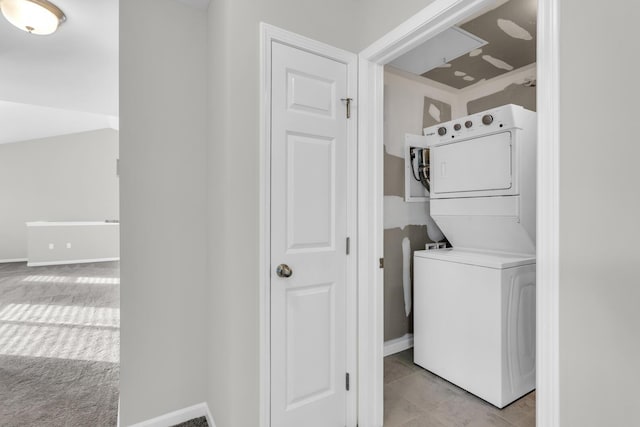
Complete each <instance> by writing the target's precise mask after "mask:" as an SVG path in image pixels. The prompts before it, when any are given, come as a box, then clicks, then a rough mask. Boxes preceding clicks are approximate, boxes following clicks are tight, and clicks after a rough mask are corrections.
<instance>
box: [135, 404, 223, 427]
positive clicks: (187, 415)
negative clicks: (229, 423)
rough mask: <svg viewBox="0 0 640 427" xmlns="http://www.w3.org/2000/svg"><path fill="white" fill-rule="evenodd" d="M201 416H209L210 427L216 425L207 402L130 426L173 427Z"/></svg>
mask: <svg viewBox="0 0 640 427" xmlns="http://www.w3.org/2000/svg"><path fill="white" fill-rule="evenodd" d="M200 417H206V418H207V423H208V424H209V427H216V423H215V422H214V421H213V417H212V416H211V412H210V411H209V406H208V405H207V404H206V403H205V402H202V403H198V404H197V405H193V406H189V407H188V408H183V409H178V410H177V411H173V412H169V413H168V414H164V415H160V416H159V417H156V418H152V419H150V420H146V421H142V422H140V423H137V424H133V425H131V426H129V427H171V426H174V425H176V424H180V423H184V422H185V421H189V420H192V419H194V418H200Z"/></svg>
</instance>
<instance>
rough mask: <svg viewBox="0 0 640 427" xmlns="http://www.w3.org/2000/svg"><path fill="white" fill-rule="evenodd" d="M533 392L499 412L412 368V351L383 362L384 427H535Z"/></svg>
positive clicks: (445, 382)
mask: <svg viewBox="0 0 640 427" xmlns="http://www.w3.org/2000/svg"><path fill="white" fill-rule="evenodd" d="M535 405H536V392H535V391H533V392H532V393H529V394H528V395H526V396H524V397H522V398H521V399H519V400H517V401H515V402H514V403H512V404H511V405H509V406H507V407H506V408H503V409H502V410H500V409H498V408H496V407H494V406H493V405H490V404H489V403H487V402H485V401H484V400H482V399H480V398H478V397H476V396H474V395H472V394H471V393H468V392H467V391H465V390H463V389H461V388H459V387H457V386H455V385H453V384H451V383H450V382H448V381H446V380H444V379H442V378H440V377H438V376H437V375H434V374H432V373H431V372H429V371H427V370H425V369H422V368H421V367H420V366H417V365H414V364H413V349H410V350H407V351H403V352H402V353H398V354H394V355H392V356H389V357H386V358H385V359H384V426H385V427H535V424H536V418H535V412H536V411H535Z"/></svg>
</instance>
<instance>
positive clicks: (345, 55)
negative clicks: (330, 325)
mask: <svg viewBox="0 0 640 427" xmlns="http://www.w3.org/2000/svg"><path fill="white" fill-rule="evenodd" d="M273 42H279V43H282V44H285V45H288V46H291V47H295V48H297V49H300V50H304V51H306V52H309V53H313V54H315V55H320V56H323V57H325V58H329V59H332V60H334V61H337V62H340V63H343V64H345V65H346V66H347V88H348V89H347V90H348V93H347V94H344V96H346V97H347V98H352V99H353V101H352V103H351V119H349V120H348V121H347V142H348V144H349V146H348V161H347V163H348V171H347V181H348V184H347V185H348V188H347V200H348V201H347V211H348V212H347V233H348V234H347V235H348V236H349V237H350V238H351V242H352V244H351V248H350V255H349V256H348V257H347V301H346V303H347V334H346V335H347V370H348V372H349V373H350V380H351V381H350V383H351V387H350V388H351V389H350V391H349V393H347V427H355V426H356V423H357V416H358V414H357V394H358V377H357V350H358V349H357V327H358V326H357V320H358V319H357V314H356V304H357V260H358V247H357V241H358V239H357V234H356V233H357V220H358V217H357V211H356V209H357V201H356V194H357V190H358V188H357V170H356V167H357V163H356V159H357V149H358V146H357V137H358V134H357V132H358V102H357V82H358V80H357V79H358V72H357V65H358V57H357V55H356V54H354V53H351V52H347V51H345V50H342V49H338V48H336V47H333V46H330V45H327V44H324V43H320V42H318V41H315V40H312V39H309V38H307V37H303V36H300V35H298V34H295V33H292V32H289V31H286V30H283V29H280V28H277V27H274V26H272V25H269V24H265V23H260V100H261V104H260V159H261V160H260V173H259V176H260V179H261V187H260V279H259V287H260V288H259V294H260V317H259V318H260V427H269V426H270V420H271V413H270V412H271V406H270V405H271V398H270V394H271V377H270V374H271V353H270V348H271V301H270V284H271V235H270V229H271V216H270V215H271V205H270V203H271V45H272V43H273ZM341 96H343V95H341Z"/></svg>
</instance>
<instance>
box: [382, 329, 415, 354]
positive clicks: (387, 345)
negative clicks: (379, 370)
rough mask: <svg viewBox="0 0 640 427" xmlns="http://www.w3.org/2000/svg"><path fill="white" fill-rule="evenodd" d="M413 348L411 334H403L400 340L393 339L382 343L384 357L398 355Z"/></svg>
mask: <svg viewBox="0 0 640 427" xmlns="http://www.w3.org/2000/svg"><path fill="white" fill-rule="evenodd" d="M411 347H413V334H405V335H403V336H401V337H400V338H394V339H392V340H389V341H385V342H384V356H385V357H387V356H391V355H392V354H396V353H400V352H401V351H405V350H408V349H410V348H411Z"/></svg>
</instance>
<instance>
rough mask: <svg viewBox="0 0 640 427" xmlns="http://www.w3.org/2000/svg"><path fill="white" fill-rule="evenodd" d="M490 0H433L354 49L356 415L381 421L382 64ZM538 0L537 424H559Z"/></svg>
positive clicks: (554, 156) (550, 70)
mask: <svg viewBox="0 0 640 427" xmlns="http://www.w3.org/2000/svg"><path fill="white" fill-rule="evenodd" d="M492 1H493V0H435V1H433V3H431V4H430V5H428V6H427V7H426V8H425V9H423V10H422V11H420V12H419V13H417V14H416V15H415V16H413V17H411V18H410V19H409V20H407V21H406V22H404V23H403V24H401V25H400V26H398V27H397V28H395V29H394V30H393V31H391V32H390V33H388V34H386V35H385V36H384V37H382V38H381V39H379V40H378V41H376V42H375V43H373V44H372V45H371V46H369V47H368V48H366V49H365V50H364V51H362V52H361V53H360V54H359V71H358V93H359V118H360V122H359V126H358V136H359V139H358V153H359V158H358V236H359V238H358V247H359V248H360V252H359V259H358V283H359V284H358V322H359V323H358V324H359V328H358V345H359V357H358V369H359V389H360V390H361V393H360V394H359V397H358V415H359V418H358V423H359V425H360V426H361V427H380V426H382V422H383V391H384V385H383V384H384V383H383V347H384V343H383V341H384V339H383V336H384V321H383V318H384V307H383V303H384V300H383V284H384V283H383V273H382V270H381V269H380V267H379V265H378V263H379V261H378V259H380V258H382V257H383V246H382V241H383V240H382V239H383V228H384V227H383V190H382V189H383V175H384V174H383V172H384V169H383V163H382V159H383V153H384V151H383V150H384V147H383V135H384V134H383V127H382V123H383V119H384V117H383V113H384V111H383V105H384V104H383V91H384V81H383V71H384V70H383V66H384V64H387V63H389V62H391V61H392V60H394V59H395V58H397V57H398V56H400V55H402V54H403V53H405V52H407V51H409V50H411V49H413V48H414V47H416V46H417V45H419V44H421V43H423V42H424V41H425V40H427V39H429V38H431V37H433V36H434V35H436V34H437V33H439V32H440V31H442V30H444V29H446V28H448V27H450V26H452V25H455V24H457V23H458V22H459V21H460V20H462V19H463V18H465V17H467V16H469V15H470V14H472V13H474V12H475V11H477V10H480V9H481V8H482V7H484V6H487V5H489V4H491V3H492ZM558 3H559V0H538V32H537V37H538V47H537V56H538V58H537V64H538V73H537V75H538V84H537V99H538V103H537V105H538V178H537V188H538V197H537V200H538V202H537V317H536V319H537V320H536V328H537V356H536V359H537V368H536V370H537V399H536V400H537V404H536V406H537V408H536V412H537V417H536V419H537V425H538V426H541V427H542V426H544V427H558V426H559V422H560V421H559V405H558V399H559V379H558V282H559V278H558V240H559V236H558V223H559V209H558V201H559V197H558V196H559V195H558V138H559V136H558V135H559V133H558V127H559V120H558V117H559V116H558V114H559V112H558V110H559V108H558V105H559V99H558V80H559V75H558V61H559V54H558V45H559V35H558V19H557V16H558V9H559V5H558Z"/></svg>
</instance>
